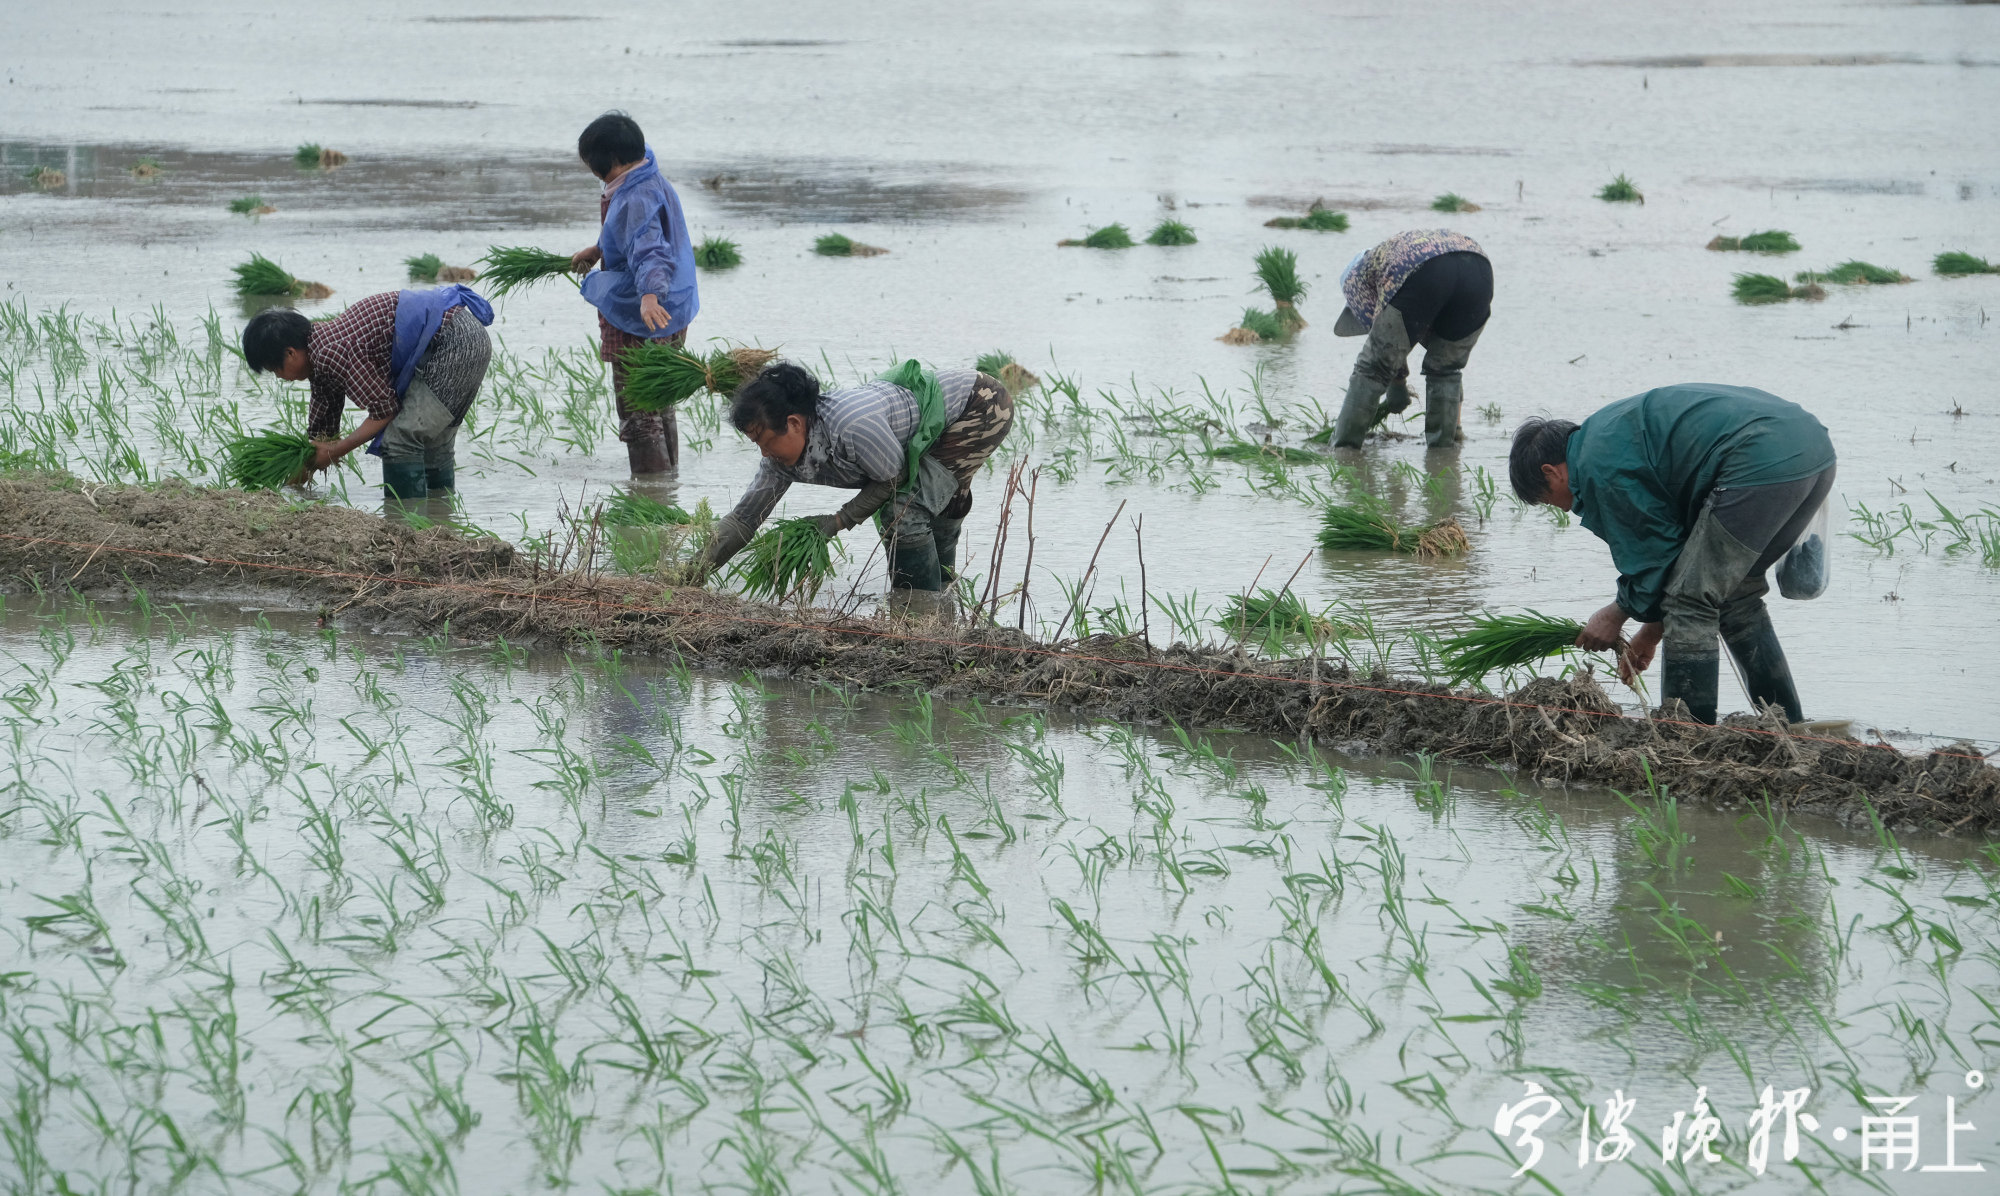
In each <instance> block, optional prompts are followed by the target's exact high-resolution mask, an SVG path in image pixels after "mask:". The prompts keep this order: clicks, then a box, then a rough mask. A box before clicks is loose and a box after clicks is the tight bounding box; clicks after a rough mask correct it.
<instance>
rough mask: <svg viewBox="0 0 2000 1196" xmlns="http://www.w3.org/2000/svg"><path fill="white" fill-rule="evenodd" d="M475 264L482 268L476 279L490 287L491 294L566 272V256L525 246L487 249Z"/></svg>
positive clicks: (504, 291)
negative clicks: (477, 263)
mask: <svg viewBox="0 0 2000 1196" xmlns="http://www.w3.org/2000/svg"><path fill="white" fill-rule="evenodd" d="M479 264H480V265H482V266H484V267H485V269H484V270H481V271H480V272H479V277H480V280H481V281H483V282H485V283H487V284H488V285H489V286H491V287H492V289H493V293H494V294H495V295H505V294H507V293H508V292H510V291H512V290H514V289H515V288H517V287H525V286H528V285H530V284H533V283H537V282H540V281H542V280H543V279H544V278H554V277H556V276H557V275H559V274H568V273H569V272H570V264H569V256H568V255H567V254H562V253H550V252H549V251H548V250H546V249H535V248H532V247H529V246H526V245H493V246H489V247H488V248H487V250H486V256H485V257H483V258H480V259H479Z"/></svg>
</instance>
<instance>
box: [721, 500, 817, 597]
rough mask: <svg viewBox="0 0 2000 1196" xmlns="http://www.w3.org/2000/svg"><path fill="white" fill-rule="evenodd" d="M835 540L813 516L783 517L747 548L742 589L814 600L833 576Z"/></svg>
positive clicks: (755, 593)
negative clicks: (808, 517) (803, 517)
mask: <svg viewBox="0 0 2000 1196" xmlns="http://www.w3.org/2000/svg"><path fill="white" fill-rule="evenodd" d="M833 547H834V544H833V541H832V540H831V539H829V538H828V537H827V536H825V535H824V534H822V533H821V531H820V530H819V524H818V523H817V522H816V521H814V520H812V519H784V520H780V521H779V522H778V523H777V524H776V525H775V526H773V527H771V528H770V529H769V530H767V531H765V532H763V533H761V534H760V535H758V537H757V538H756V539H754V540H752V541H750V544H749V546H748V547H747V548H745V549H744V550H743V551H744V558H745V559H744V563H743V564H742V565H740V566H738V568H737V576H738V577H739V578H741V579H742V581H743V592H744V593H746V594H748V595H750V596H751V597H753V598H769V599H771V600H772V601H774V602H779V601H783V600H785V599H787V598H790V597H793V596H794V595H796V596H798V597H800V598H803V599H804V600H805V601H807V602H811V601H812V600H813V598H814V597H815V596H816V595H817V594H818V593H819V588H820V586H821V585H823V584H824V583H825V582H826V579H827V578H829V577H831V576H833Z"/></svg>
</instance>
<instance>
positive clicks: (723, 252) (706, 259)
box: [694, 237, 743, 270]
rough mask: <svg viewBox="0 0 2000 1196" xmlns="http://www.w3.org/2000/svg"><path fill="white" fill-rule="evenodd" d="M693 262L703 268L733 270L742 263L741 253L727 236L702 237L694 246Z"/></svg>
mask: <svg viewBox="0 0 2000 1196" xmlns="http://www.w3.org/2000/svg"><path fill="white" fill-rule="evenodd" d="M694 264H695V265H696V266H698V267H700V268H701V269H703V270H734V269H735V268H736V267H738V266H740V265H742V264H743V254H742V251H741V250H739V249H738V248H737V247H736V242H734V241H732V240H730V239H729V238H727V237H704V238H703V239H702V242H701V244H699V245H697V246H695V247H694Z"/></svg>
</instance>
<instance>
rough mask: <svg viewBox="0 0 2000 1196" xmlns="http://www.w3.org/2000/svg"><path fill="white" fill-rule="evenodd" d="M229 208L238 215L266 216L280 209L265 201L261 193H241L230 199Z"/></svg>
mask: <svg viewBox="0 0 2000 1196" xmlns="http://www.w3.org/2000/svg"><path fill="white" fill-rule="evenodd" d="M229 210H230V211H231V212H233V213H235V214H236V215H238V216H265V215H269V214H270V213H272V212H275V211H277V210H278V209H276V208H274V207H272V206H271V205H270V204H267V203H265V202H264V197H263V196H261V195H239V196H237V197H236V198H235V199H232V200H230V201H229Z"/></svg>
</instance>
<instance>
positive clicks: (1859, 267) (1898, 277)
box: [1793, 261, 1910, 286]
mask: <svg viewBox="0 0 2000 1196" xmlns="http://www.w3.org/2000/svg"><path fill="white" fill-rule="evenodd" d="M1793 277H1794V278H1795V279H1796V280H1797V281H1799V282H1805V283H1815V282H1834V283H1839V284H1840V285H1841V286H1888V285H1891V284H1893V283H1899V282H1908V281H1910V276H1909V275H1907V274H1905V273H1903V272H1902V271H1900V270H1889V269H1885V268H1884V267H1881V266H1877V265H1875V264H1874V263H1872V262H1857V261H1846V262H1842V263H1840V264H1839V265H1838V266H1835V267H1834V268H1833V269H1831V270H1824V271H1818V272H1815V271H1812V270H1805V271H1801V272H1800V273H1798V274H1796V275H1794V276H1793Z"/></svg>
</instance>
